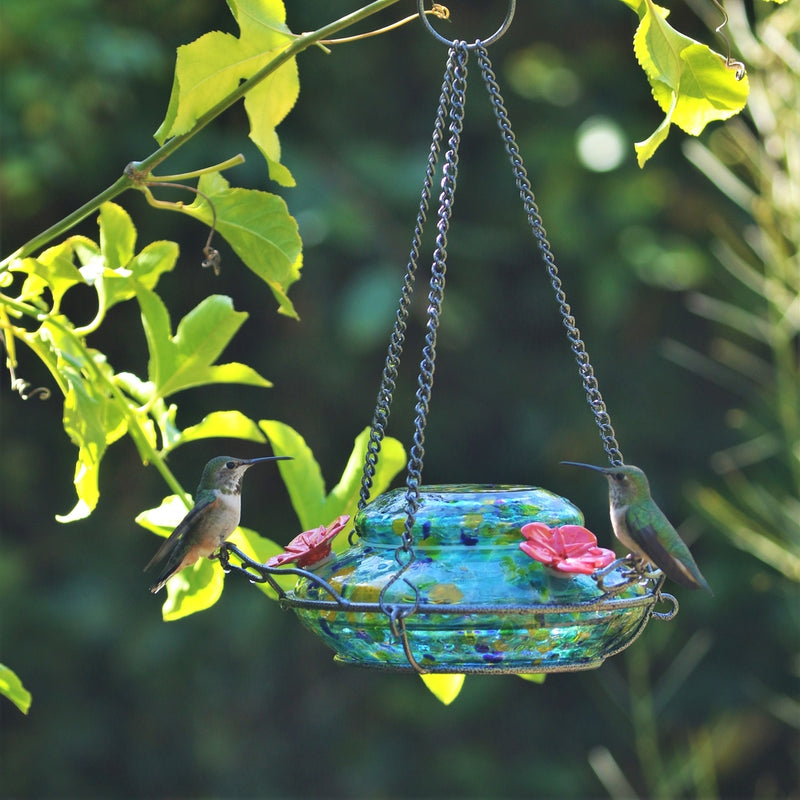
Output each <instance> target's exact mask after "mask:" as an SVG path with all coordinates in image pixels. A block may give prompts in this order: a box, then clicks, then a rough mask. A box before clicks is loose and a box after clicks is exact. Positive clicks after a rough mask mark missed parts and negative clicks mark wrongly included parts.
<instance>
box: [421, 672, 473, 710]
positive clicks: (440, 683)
mask: <svg viewBox="0 0 800 800" xmlns="http://www.w3.org/2000/svg"><path fill="white" fill-rule="evenodd" d="M420 677H421V678H422V681H423V683H424V684H425V685H426V686H427V687H428V689H429V690H430V691H431V693H432V694H433V696H434V697H435V698H436V699H437V700H439V701H440V702H442V703H444V704H445V705H446V706H449V705H450V703H452V702H453V700H455V699H456V697H458V695H459V693H460V692H461V687H462V686H463V685H464V676H463V675H422V676H420Z"/></svg>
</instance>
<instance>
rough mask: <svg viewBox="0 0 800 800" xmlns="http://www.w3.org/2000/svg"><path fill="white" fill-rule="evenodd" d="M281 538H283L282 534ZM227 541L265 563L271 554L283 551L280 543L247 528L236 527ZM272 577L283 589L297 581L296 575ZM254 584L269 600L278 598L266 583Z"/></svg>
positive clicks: (286, 589) (292, 585)
mask: <svg viewBox="0 0 800 800" xmlns="http://www.w3.org/2000/svg"><path fill="white" fill-rule="evenodd" d="M281 538H284V535H283V534H282V535H281ZM229 541H230V542H231V543H232V544H235V545H236V546H237V547H238V548H239V549H240V550H241V551H242V552H243V553H244V554H245V555H247V556H249V557H250V558H252V559H253V560H255V561H258V562H259V563H260V564H263V563H265V562H266V561H267V560H268V559H269V558H271V557H272V556H276V555H278V553H282V552H283V547H281V545H279V544H277V543H276V542H273V541H272V539H267V538H266V537H265V536H260V535H259V534H258V533H256V532H255V531H252V530H250V529H249V528H241V527H239V528H237V529H236V530H235V531H234V533H233V535H232V536H231V538H230V540H229ZM272 577H273V578H274V579H275V581H276V582H277V583H278V585H279V586H281V588H283V590H284V591H288V590H289V589H291V588H293V587H294V585H295V584H296V583H297V576H296V575H273V576H272ZM254 585H255V586H256V587H258V588H259V589H261V591H262V592H264V594H265V595H267V597H269V598H270V599H271V600H277V599H278V593H277V592H276V591H275V590H274V589H273V588H272V587H271V586H270V585H269V584H268V583H256V584H254Z"/></svg>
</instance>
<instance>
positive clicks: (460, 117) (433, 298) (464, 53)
mask: <svg viewBox="0 0 800 800" xmlns="http://www.w3.org/2000/svg"><path fill="white" fill-rule="evenodd" d="M468 57H469V52H468V50H467V45H466V42H461V41H455V42H453V46H452V47H451V48H450V53H449V58H448V63H450V62H451V61H453V60H455V67H454V71H453V85H452V94H451V96H450V128H449V130H450V138H449V140H448V142H447V152H446V153H445V154H444V164H443V166H442V191H441V194H440V195H439V212H438V217H437V223H436V229H437V231H438V234H437V236H436V247H435V249H434V251H433V262H432V264H431V283H430V287H431V288H430V292H429V293H428V321H427V325H426V330H427V333H426V334H425V346H424V347H423V348H422V361H421V362H420V365H419V377H418V378H417V394H416V397H417V403H416V405H415V407H414V410H415V412H416V417H415V419H414V436H413V444H412V446H411V452H410V456H409V459H408V471H407V476H406V524H405V530H404V531H403V547H404V549H408V548H409V547H410V545H411V543H412V542H413V536H412V533H411V529H412V528H413V526H414V519H415V516H416V513H417V510H418V509H419V486H420V482H421V480H422V463H423V458H424V455H425V426H426V424H427V421H428V410H429V406H430V399H431V391H432V388H433V372H434V368H435V363H436V335H437V331H438V328H439V317H440V315H441V311H442V301H443V299H444V285H445V273H446V270H447V232H448V230H449V227H450V217H451V215H452V213H453V201H454V200H455V192H456V179H457V177H458V148H459V145H460V143H461V131H462V129H463V126H464V103H465V99H466V88H467V59H468Z"/></svg>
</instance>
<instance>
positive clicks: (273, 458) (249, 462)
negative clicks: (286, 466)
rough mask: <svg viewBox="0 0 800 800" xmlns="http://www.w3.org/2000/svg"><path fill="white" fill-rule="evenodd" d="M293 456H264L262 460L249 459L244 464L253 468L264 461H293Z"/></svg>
mask: <svg viewBox="0 0 800 800" xmlns="http://www.w3.org/2000/svg"><path fill="white" fill-rule="evenodd" d="M291 460H292V456H263V457H262V458H249V459H247V461H245V462H244V463H245V464H247V466H248V467H252V466H253V464H260V463H261V462H262V461H291Z"/></svg>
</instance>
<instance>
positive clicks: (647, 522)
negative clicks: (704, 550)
mask: <svg viewBox="0 0 800 800" xmlns="http://www.w3.org/2000/svg"><path fill="white" fill-rule="evenodd" d="M561 463H562V464H569V465H571V466H573V467H584V468H586V469H593V470H595V472H602V473H603V474H604V475H605V476H606V478H608V496H609V501H610V505H611V526H612V527H613V529H614V535H615V536H616V537H617V539H619V540H620V542H622V544H624V545H625V547H627V548H629V549H630V551H631V553H632V554H633V556H634V557H636V558H638V559H639V560H641V561H644V562H649V563H650V564H655V565H656V566H657V567H659V568H660V569H662V570H663V571H664V573H665V574H666V576H667V577H668V578H671V579H672V580H673V581H675V582H676V583H679V584H680V585H681V586H685V587H686V588H687V589H705V590H706V591H707V592H710V591H711V588H710V587H709V585H708V582H707V581H706V579H705V578H704V577H703V575H702V573H701V572H700V570H699V569H698V567H697V564H696V563H695V560H694V558H692V554H691V553H690V552H689V548H688V547H687V546H686V543H685V542H684V541H683V539H681V537H680V536H679V535H678V532H677V531H676V530H675V528H673V527H672V525H671V524H670V521H669V520H668V519H667V518H666V516H665V515H664V512H663V511H662V510H661V509H660V508H659V507H658V506H657V505H656V503H655V501H654V500H653V498H652V497H651V496H650V484H649V483H648V481H647V476H646V475H645V474H644V472H643V471H642V470H640V469H639V467H634V466H631V465H626V464H620V465H619V466H616V467H595V466H594V465H592V464H581V463H580V462H577V461H562V462H561Z"/></svg>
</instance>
